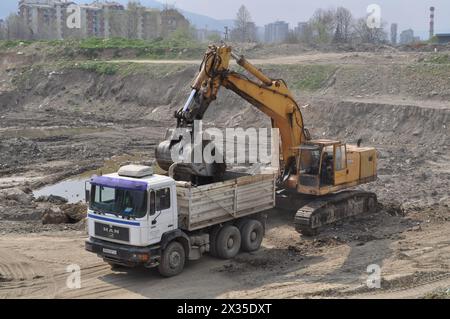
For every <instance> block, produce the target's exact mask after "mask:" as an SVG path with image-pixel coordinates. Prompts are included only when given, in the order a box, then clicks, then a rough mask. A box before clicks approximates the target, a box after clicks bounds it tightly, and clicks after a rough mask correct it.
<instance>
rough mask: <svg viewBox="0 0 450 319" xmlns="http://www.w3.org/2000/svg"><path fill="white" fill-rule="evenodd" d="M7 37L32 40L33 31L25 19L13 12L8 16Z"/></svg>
mask: <svg viewBox="0 0 450 319" xmlns="http://www.w3.org/2000/svg"><path fill="white" fill-rule="evenodd" d="M5 24H6V39H8V40H31V39H32V38H33V32H32V31H31V29H30V28H29V27H28V26H27V25H26V23H25V21H24V20H23V19H22V18H21V17H20V16H18V15H17V14H11V15H9V16H8V18H6V21H5Z"/></svg>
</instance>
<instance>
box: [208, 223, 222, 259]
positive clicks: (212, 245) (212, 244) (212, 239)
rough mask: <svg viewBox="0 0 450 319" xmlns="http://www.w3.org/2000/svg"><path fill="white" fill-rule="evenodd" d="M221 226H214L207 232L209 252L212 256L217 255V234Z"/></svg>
mask: <svg viewBox="0 0 450 319" xmlns="http://www.w3.org/2000/svg"><path fill="white" fill-rule="evenodd" d="M221 229H222V228H221V227H220V226H216V227H214V228H213V229H212V230H211V232H210V233H209V254H210V255H211V256H212V257H218V256H217V235H218V234H219V232H220V230H221Z"/></svg>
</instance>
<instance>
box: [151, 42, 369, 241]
mask: <svg viewBox="0 0 450 319" xmlns="http://www.w3.org/2000/svg"><path fill="white" fill-rule="evenodd" d="M231 59H235V60H236V62H237V64H238V65H239V66H241V67H242V68H244V69H245V70H246V71H247V72H248V73H249V74H251V75H252V76H254V77H255V79H250V78H248V77H247V76H246V75H243V74H240V73H238V72H235V71H232V70H230V61H231ZM191 87H192V91H191V94H190V96H189V99H188V101H187V102H186V104H185V105H184V106H183V107H182V108H180V109H179V110H178V111H176V112H175V118H176V119H177V127H179V128H180V127H183V128H190V129H192V126H193V123H194V121H195V120H201V119H202V118H203V116H204V114H205V112H206V110H207V109H208V106H209V105H210V103H211V102H212V101H214V100H215V99H216V97H217V93H218V91H219V89H220V88H221V87H225V88H226V89H229V90H231V91H233V92H235V93H236V94H238V95H239V96H241V97H242V98H243V99H244V100H246V101H248V102H249V103H250V104H252V105H253V106H255V107H256V108H257V109H259V110H260V111H262V112H263V113H265V114H266V115H268V116H269V117H270V118H271V120H272V126H273V127H274V128H278V129H279V132H280V138H281V149H280V151H281V152H280V168H281V170H280V178H279V180H280V185H279V187H281V188H282V189H283V190H285V193H286V194H287V195H283V196H281V197H283V198H285V200H284V206H290V207H294V208H295V210H296V215H295V227H296V230H297V231H298V232H300V233H302V234H304V235H307V236H310V235H314V234H316V233H317V231H318V230H319V229H321V228H322V227H324V226H326V225H329V224H332V223H335V222H337V221H340V220H342V219H344V218H347V217H350V216H355V215H359V214H362V213H365V212H374V211H375V210H376V208H377V197H376V195H375V194H374V193H371V192H365V191H361V190H349V188H352V187H354V186H357V185H360V184H365V183H368V182H371V181H374V180H376V178H377V154H376V150H375V149H374V148H372V147H360V145H359V144H360V141H358V145H347V144H346V143H343V142H341V141H337V140H325V139H317V140H313V139H311V137H310V134H309V132H308V130H307V129H306V128H305V126H304V123H303V116H302V113H301V111H300V108H299V106H298V104H297V103H296V101H295V99H294V97H293V94H292V93H291V92H290V90H289V89H288V87H287V84H286V83H285V82H284V81H283V80H281V79H271V78H269V77H268V76H266V75H265V74H264V73H263V72H261V71H260V70H259V69H257V68H256V67H255V66H254V65H252V64H251V63H249V62H248V61H247V60H246V59H245V58H244V57H243V56H239V55H237V54H235V53H234V52H233V51H232V48H231V47H230V46H227V45H225V44H223V45H220V46H216V45H210V46H209V47H208V50H207V51H206V53H205V55H204V58H203V62H202V64H201V67H200V69H199V72H198V74H197V76H196V77H195V79H194V81H193V83H192V86H191ZM177 142H179V140H177V138H174V137H173V136H171V138H170V140H169V139H168V140H166V141H163V142H162V143H161V144H160V145H159V146H158V148H157V150H156V160H157V162H158V164H159V166H160V167H161V168H163V169H165V170H169V168H170V166H171V165H172V164H173V161H172V160H171V155H170V154H171V151H172V148H173V147H174V145H176V143H177ZM224 170H225V167H224V165H222V164H217V165H212V166H211V165H208V166H203V167H200V166H198V165H197V166H195V165H194V164H192V165H191V166H189V165H187V166H186V165H184V171H183V172H184V173H188V174H190V175H191V176H192V177H195V178H210V177H215V178H217V176H221V174H223V172H224ZM197 181H198V180H197ZM280 202H283V200H282V198H281V199H280Z"/></svg>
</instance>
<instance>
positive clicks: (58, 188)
mask: <svg viewBox="0 0 450 319" xmlns="http://www.w3.org/2000/svg"><path fill="white" fill-rule="evenodd" d="M143 159H144V156H143V155H128V154H125V155H118V156H113V157H112V158H111V159H109V160H106V161H105V163H104V165H103V166H102V167H100V168H98V169H96V170H90V171H87V172H84V173H82V174H80V175H77V176H73V177H71V178H69V179H66V180H63V181H60V182H58V183H56V184H53V185H48V186H45V187H43V188H40V189H38V190H35V191H34V192H33V195H34V197H35V198H39V197H40V196H50V195H54V196H60V197H63V198H65V199H67V200H68V202H69V203H70V204H73V203H78V202H79V201H84V200H85V198H84V197H85V184H86V181H89V179H90V178H91V177H92V176H94V175H104V174H110V173H114V172H117V170H118V169H119V168H120V167H121V166H122V165H124V164H126V163H131V162H141V161H142V160H143Z"/></svg>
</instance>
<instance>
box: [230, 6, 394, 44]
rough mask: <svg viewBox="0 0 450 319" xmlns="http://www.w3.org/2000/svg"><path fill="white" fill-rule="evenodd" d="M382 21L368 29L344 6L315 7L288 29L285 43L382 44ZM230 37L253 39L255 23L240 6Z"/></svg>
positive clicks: (251, 40) (254, 37)
mask: <svg viewBox="0 0 450 319" xmlns="http://www.w3.org/2000/svg"><path fill="white" fill-rule="evenodd" d="M384 27H385V23H382V25H381V27H380V28H370V27H369V25H368V24H367V19H366V18H355V17H354V16H353V15H352V13H351V12H350V10H348V9H346V8H344V7H338V8H336V9H334V8H332V9H317V10H316V11H315V12H314V14H313V15H312V17H311V18H310V19H309V20H308V21H307V22H305V23H303V24H302V25H301V26H299V27H297V28H296V29H294V30H289V34H288V36H287V37H286V39H285V42H287V43H305V44H311V45H313V44H331V43H382V42H385V41H387V40H388V36H387V33H386V31H385V30H384ZM231 39H232V40H233V41H236V42H256V41H257V37H256V30H255V24H254V23H253V21H252V18H251V14H250V12H249V11H248V10H247V8H246V7H245V6H244V5H242V6H241V7H240V8H239V11H238V13H237V15H236V18H235V23H234V29H233V30H232V32H231Z"/></svg>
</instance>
